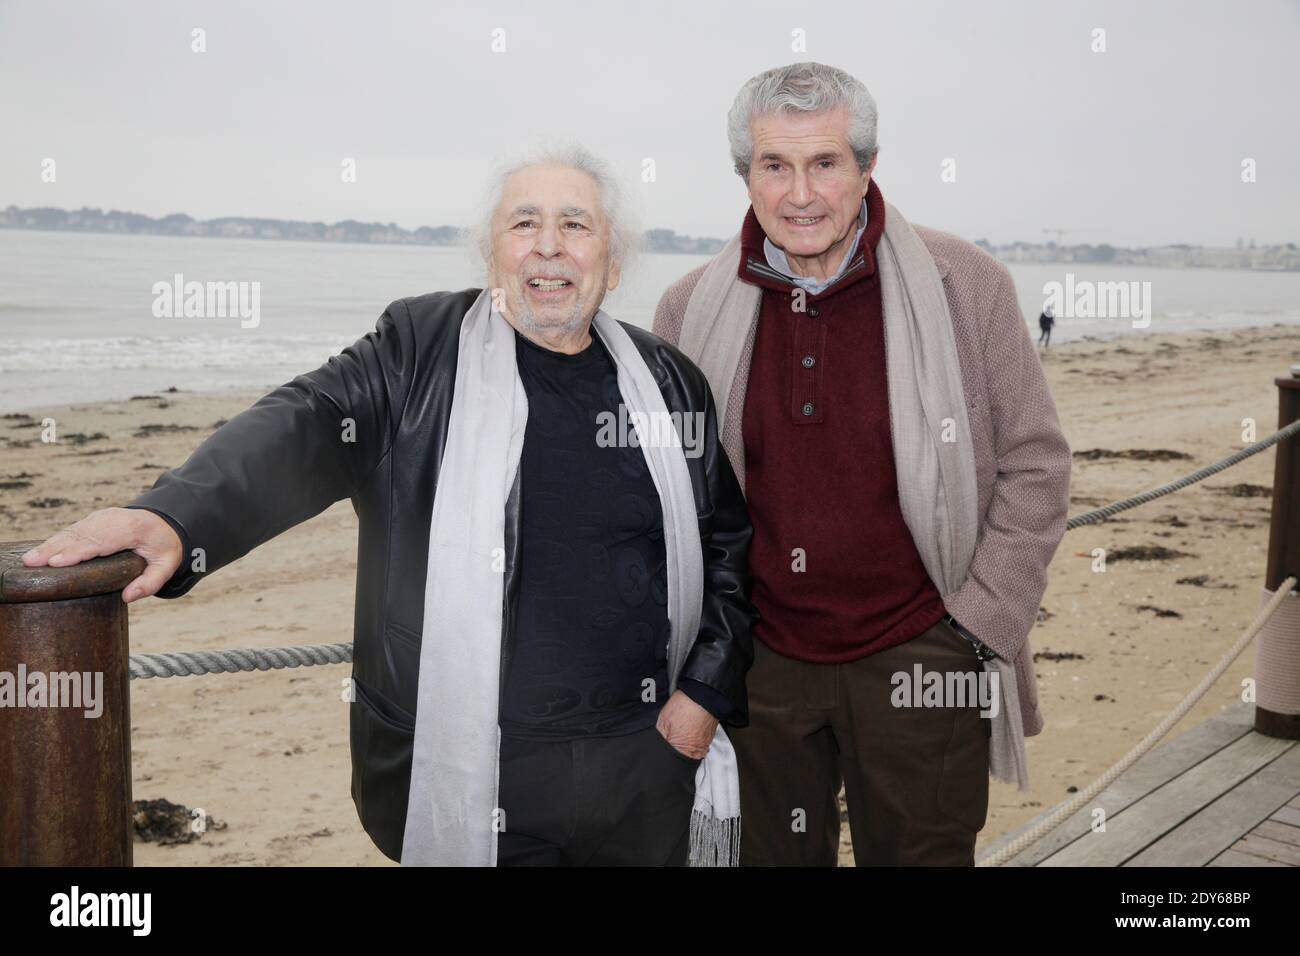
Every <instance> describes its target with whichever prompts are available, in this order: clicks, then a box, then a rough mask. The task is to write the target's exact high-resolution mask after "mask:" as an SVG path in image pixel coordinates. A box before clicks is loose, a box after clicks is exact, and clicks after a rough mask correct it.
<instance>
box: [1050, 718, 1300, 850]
mask: <svg viewBox="0 0 1300 956" xmlns="http://www.w3.org/2000/svg"><path fill="white" fill-rule="evenodd" d="M1294 746H1295V741H1292V740H1278V739H1277V738H1275V737H1265V736H1264V735H1263V734H1257V733H1255V732H1254V731H1251V732H1250V733H1248V734H1246V735H1245V736H1244V737H1242V738H1240V739H1239V740H1236V741H1234V742H1233V743H1231V744H1229V745H1228V746H1227V747H1224V748H1223V749H1222V750H1220V751H1219V752H1218V753H1215V754H1213V755H1212V756H1210V757H1208V758H1206V759H1205V760H1202V761H1201V762H1200V763H1198V764H1197V765H1196V766H1195V767H1192V768H1191V769H1190V770H1188V771H1186V772H1185V773H1182V774H1180V775H1179V776H1177V777H1175V778H1174V779H1173V780H1171V781H1169V782H1168V783H1166V784H1165V785H1164V786H1163V787H1160V788H1159V789H1157V790H1153V791H1152V792H1151V793H1149V794H1147V795H1146V796H1145V797H1143V798H1142V799H1141V800H1139V801H1137V802H1136V803H1134V804H1133V805H1131V806H1129V807H1126V808H1125V809H1124V810H1122V811H1121V812H1119V813H1116V814H1113V815H1110V816H1109V817H1108V819H1107V821H1106V830H1105V832H1101V833H1099V832H1094V831H1090V832H1089V833H1088V835H1087V836H1085V837H1081V838H1080V839H1077V840H1075V841H1074V842H1073V843H1071V844H1070V845H1069V846H1067V847H1065V848H1064V849H1062V850H1061V851H1060V852H1058V853H1055V854H1053V855H1052V856H1050V857H1048V858H1047V859H1046V860H1044V861H1043V862H1042V863H1041V864H1040V865H1041V866H1123V865H1124V864H1125V863H1126V862H1127V861H1128V860H1130V859H1132V858H1133V857H1134V856H1136V855H1137V854H1139V853H1141V852H1142V851H1143V850H1144V849H1146V848H1147V847H1148V846H1150V845H1151V844H1152V843H1154V842H1155V841H1156V840H1158V839H1160V837H1162V836H1163V835H1164V834H1166V833H1168V832H1169V831H1170V830H1172V829H1173V828H1174V827H1176V826H1178V825H1179V824H1181V823H1182V822H1183V821H1184V820H1186V819H1187V818H1188V817H1190V816H1191V815H1192V814H1194V813H1196V812H1197V811H1199V810H1200V809H1202V808H1203V807H1205V806H1207V805H1208V804H1210V803H1213V802H1214V801H1215V800H1217V799H1218V798H1219V797H1220V796H1222V795H1223V794H1224V793H1226V792H1227V791H1229V790H1231V789H1232V788H1233V787H1235V786H1236V785H1237V784H1238V783H1240V782H1241V781H1242V780H1244V779H1246V778H1247V777H1249V776H1250V775H1251V774H1253V773H1255V772H1256V771H1257V770H1259V769H1260V768H1261V767H1263V766H1266V765H1267V764H1269V763H1271V762H1272V761H1273V760H1276V759H1277V758H1278V756H1280V755H1281V754H1283V753H1285V752H1286V751H1287V750H1290V749H1291V748H1292V747H1294ZM1266 815H1267V814H1261V818H1262V817H1263V816H1266ZM1204 862H1209V861H1208V860H1206V861H1204Z"/></svg>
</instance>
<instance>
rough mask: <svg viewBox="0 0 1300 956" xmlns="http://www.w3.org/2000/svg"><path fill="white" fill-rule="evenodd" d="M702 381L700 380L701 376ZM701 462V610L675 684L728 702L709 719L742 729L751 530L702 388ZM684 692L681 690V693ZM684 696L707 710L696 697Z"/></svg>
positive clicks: (749, 644)
mask: <svg viewBox="0 0 1300 956" xmlns="http://www.w3.org/2000/svg"><path fill="white" fill-rule="evenodd" d="M700 377H701V380H703V375H702V374H701V376H700ZM704 394H705V400H704V403H703V405H704V413H705V414H704V421H705V427H704V437H703V441H704V444H703V448H704V461H705V469H706V474H707V480H708V492H709V500H710V502H711V504H712V510H711V512H710V514H709V515H708V517H707V519H705V518H701V520H700V537H701V542H700V543H701V545H702V547H703V551H704V608H703V612H702V614H701V616H700V631H699V635H698V636H697V637H696V639H695V646H694V647H693V648H692V649H691V652H690V654H688V655H687V657H686V663H685V664H684V665H683V666H682V671H681V673H680V674H679V675H678V680H679V681H683V680H689V681H698V682H699V683H701V684H705V685H707V686H708V687H710V688H712V689H713V690H715V691H717V692H718V693H719V694H721V695H722V696H724V697H725V698H726V699H727V701H729V702H730V704H731V708H730V710H729V711H727V712H726V713H725V714H718V713H716V712H715V713H714V716H717V717H719V718H720V719H721V720H722V722H723V723H726V724H730V725H732V726H735V727H744V726H745V725H746V724H748V723H749V697H748V695H747V694H746V691H745V673H746V672H747V671H748V670H749V667H750V665H751V664H752V663H753V662H754V645H753V639H752V637H751V636H750V631H751V630H752V628H753V626H754V624H755V622H756V621H757V620H758V611H757V610H755V608H754V605H753V604H751V603H750V601H749V587H750V580H749V542H750V538H752V537H753V528H752V526H751V525H750V523H749V511H748V509H747V508H746V507H745V498H744V495H743V494H742V493H741V491H740V484H739V483H738V482H737V481H736V475H735V473H734V472H733V471H732V470H731V462H730V461H729V460H728V458H727V455H726V452H725V451H723V449H722V443H721V441H720V440H719V435H718V423H717V416H716V414H715V409H714V405H713V396H712V394H711V393H710V392H709V389H708V384H707V382H706V383H705V384H704ZM684 689H685V688H684ZM687 693H688V696H690V697H692V699H695V700H696V702H697V703H701V706H704V707H706V709H710V710H712V708H710V707H708V705H707V704H704V703H702V702H701V701H700V700H699V699H698V697H697V696H696V695H695V694H692V693H690V692H687Z"/></svg>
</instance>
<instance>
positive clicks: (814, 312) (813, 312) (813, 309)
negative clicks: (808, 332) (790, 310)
mask: <svg viewBox="0 0 1300 956" xmlns="http://www.w3.org/2000/svg"><path fill="white" fill-rule="evenodd" d="M808 314H809V315H811V316H812V317H813V318H814V319H815V318H817V316H818V314H819V313H818V312H817V306H815V305H814V306H811V307H809V309H808Z"/></svg>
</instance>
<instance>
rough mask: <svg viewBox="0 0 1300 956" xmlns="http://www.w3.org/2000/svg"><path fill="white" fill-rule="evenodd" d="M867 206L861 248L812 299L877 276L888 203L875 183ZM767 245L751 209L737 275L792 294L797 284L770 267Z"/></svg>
mask: <svg viewBox="0 0 1300 956" xmlns="http://www.w3.org/2000/svg"><path fill="white" fill-rule="evenodd" d="M865 202H866V206H867V223H866V226H865V227H864V228H863V229H862V230H861V235H860V236H859V237H858V245H857V248H856V249H855V250H853V253H852V256H851V257H850V258H849V259H848V262H847V263H846V264H844V265H843V266H842V267H841V271H840V273H839V276H838V278H836V279H835V280H834V281H833V282H831V284H830V285H828V286H826V288H824V289H821V290H820V291H818V292H815V293H812V292H810V293H809V294H810V296H812V297H814V298H816V297H821V296H826V295H830V294H831V293H833V292H838V291H839V290H840V289H842V288H844V287H845V286H848V285H852V284H853V283H854V282H857V281H858V280H859V279H863V278H866V277H867V276H871V275H875V272H876V255H875V249H876V243H878V242H879V241H880V237H881V236H882V235H884V233H885V199H884V197H883V196H882V195H881V194H880V187H879V186H877V185H876V181H875V180H874V179H872V180H871V182H870V183H869V184H868V185H867V196H866V200H865ZM766 241H767V234H766V233H764V232H763V227H762V226H761V225H759V223H758V217H757V216H756V215H754V207H753V206H752V205H751V206H750V207H749V211H748V212H746V213H745V222H744V224H743V225H742V226H741V227H740V262H739V263H738V272H737V274H738V275H739V276H740V278H741V280H743V281H745V282H749V283H751V284H753V285H757V286H761V287H763V288H765V289H774V290H776V291H778V292H784V293H788V292H789V291H790V289H792V288H795V283H794V281H793V280H792V279H791V278H790V277H789V276H786V275H784V274H782V273H781V272H780V271H778V270H777V269H774V268H772V266H771V265H769V264H768V261H767V254H766V252H765V250H764V242H766Z"/></svg>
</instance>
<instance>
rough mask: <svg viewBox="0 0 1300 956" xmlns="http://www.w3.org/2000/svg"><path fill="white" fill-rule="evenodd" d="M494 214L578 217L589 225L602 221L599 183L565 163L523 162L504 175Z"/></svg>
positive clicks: (516, 216) (497, 215) (514, 216)
mask: <svg viewBox="0 0 1300 956" xmlns="http://www.w3.org/2000/svg"><path fill="white" fill-rule="evenodd" d="M495 215H496V217H497V218H498V219H502V218H508V219H513V218H518V217H520V216H540V217H542V218H565V219H579V220H583V221H586V222H588V223H590V224H591V225H593V226H596V225H601V224H603V223H604V222H605V210H604V204H603V203H602V201H601V196H600V187H599V186H598V185H597V184H596V181H595V180H594V179H593V178H592V177H591V176H590V174H588V173H585V172H583V171H582V170H580V169H572V168H570V167H568V166H525V167H524V168H523V169H517V170H515V171H514V172H513V173H511V174H510V175H509V176H507V177H506V179H505V182H504V183H502V186H501V198H500V199H499V200H498V201H497V206H496V212H495Z"/></svg>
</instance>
